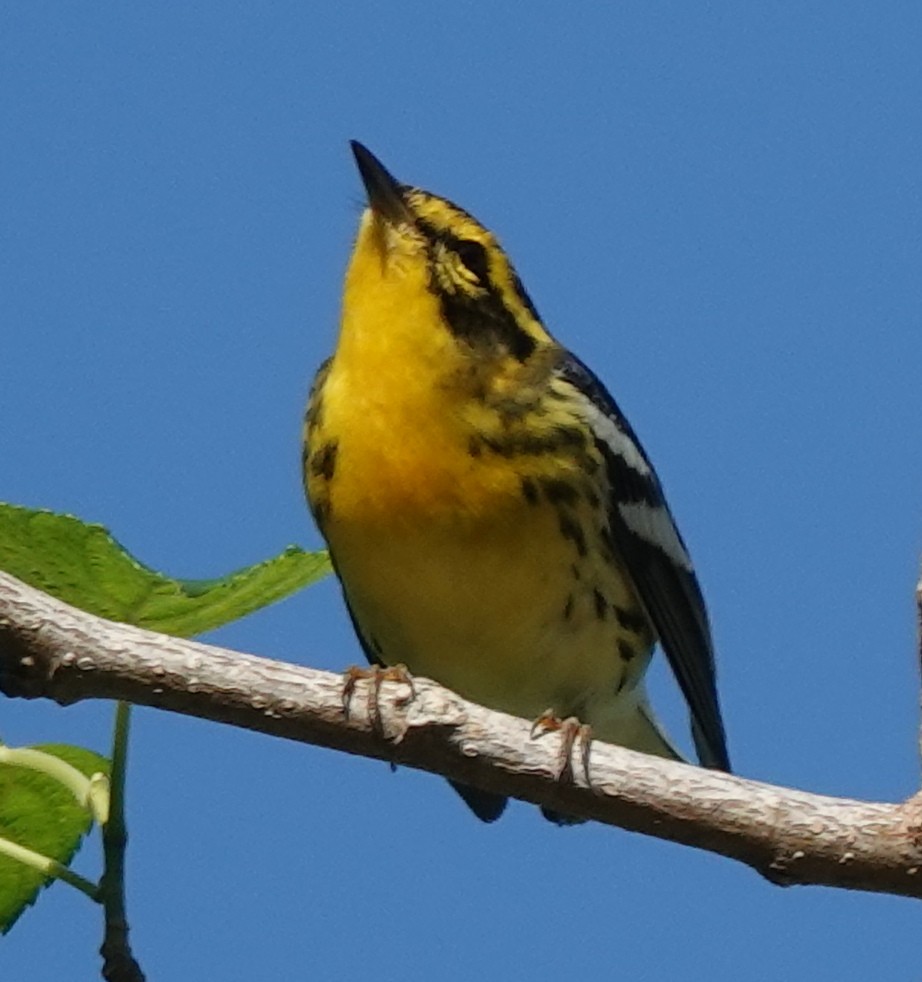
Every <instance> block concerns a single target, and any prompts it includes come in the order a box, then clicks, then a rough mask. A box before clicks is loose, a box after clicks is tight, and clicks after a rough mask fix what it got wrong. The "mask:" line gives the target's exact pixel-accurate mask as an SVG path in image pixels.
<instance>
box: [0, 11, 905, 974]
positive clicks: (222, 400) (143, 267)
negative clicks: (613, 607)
mask: <svg viewBox="0 0 922 982" xmlns="http://www.w3.org/2000/svg"><path fill="white" fill-rule="evenodd" d="M920 29H922V10H920V8H919V7H918V5H916V4H910V3H896V2H894V3H880V4H869V3H850V2H842V3H838V4H811V3H806V4H804V3H801V2H797V3H794V2H777V3H771V4H761V5H756V4H737V3H734V4H731V3H708V4H703V3H698V4H692V3H687V2H682V0H675V2H663V3H652V4H651V3H634V2H628V3H622V4H618V5H602V4H599V5H595V6H593V7H591V8H590V7H589V5H585V7H584V8H583V9H582V10H580V11H579V12H574V10H573V8H572V5H564V4H550V3H533V4H530V5H528V6H527V7H525V6H524V5H517V4H511V3H505V4H504V3H497V4H493V5H490V6H487V5H475V4H452V5H448V4H440V3H431V2H429V3H423V2H406V3H404V2H401V3H395V4H388V5H385V4H372V3H369V2H367V0H366V2H356V3H352V4H333V3H327V2H321V3H313V4H306V3H294V2H291V3H288V2H278V3H273V4H257V3H242V2H238V3H226V2H221V3H219V2H205V0H203V2H200V3H194V4H188V3H182V4H181V3H163V4H158V5H156V6H155V7H148V8H142V7H139V6H137V5H121V4H114V3H102V4H95V5H90V6H85V5H70V4H61V3H57V4H56V3H42V2H33V3H28V4H7V5H5V8H4V10H3V11H2V12H0V132H2V133H3V134H4V137H3V140H2V141H0V170H2V174H3V180H2V181H0V314H2V328H0V330H2V358H0V418H2V419H3V421H4V425H3V427H2V430H0V497H2V498H3V499H6V500H10V501H14V502H19V503H22V504H28V505H34V506H44V507H49V508H54V509H59V510H62V511H67V512H71V513H74V514H77V515H80V516H82V517H85V518H87V519H90V520H93V521H99V522H103V523H105V524H106V525H108V526H109V527H110V528H111V529H112V530H113V532H114V533H115V535H116V536H117V537H118V538H119V539H120V540H121V541H123V542H124V543H125V544H126V545H127V546H128V547H129V548H130V549H132V550H133V551H134V552H135V553H136V554H137V555H138V556H139V557H140V558H142V559H143V560H144V561H145V562H147V563H148V564H150V565H153V566H155V567H157V568H160V569H162V570H164V571H166V572H169V573H172V574H175V575H179V576H190V577H207V576H213V575H219V574H221V573H223V572H226V571H228V570H230V569H233V568H235V567H239V566H242V565H245V564H248V563H250V562H254V561H257V560H259V559H262V558H265V557H267V556H269V555H271V554H274V553H275V552H277V551H278V550H280V549H281V548H282V547H283V546H285V545H286V544H288V543H292V542H296V543H300V544H303V545H307V546H318V545H319V537H318V535H317V533H316V531H315V530H314V528H313V527H312V525H311V523H310V520H309V518H308V515H307V512H306V510H305V507H304V505H303V500H302V493H301V488H300V481H299V475H298V459H299V429H300V416H301V411H302V405H303V401H304V398H305V395H306V392H307V388H308V385H309V381H310V377H311V374H312V372H313V370H314V369H315V368H316V366H317V364H318V363H319V362H320V361H321V359H322V358H324V357H325V356H326V354H327V353H328V352H329V351H330V349H331V347H332V345H333V343H334V338H335V330H336V321H337V312H338V304H339V295H340V288H341V281H342V274H343V270H344V265H345V262H346V259H347V255H348V251H349V245H350V242H351V238H352V235H353V232H354V228H355V223H356V221H357V217H358V214H359V209H360V204H361V200H362V196H361V190H360V184H359V180H358V177H357V175H356V173H355V170H354V167H353V164H352V161H351V157H350V154H349V152H348V147H347V140H348V139H349V138H358V139H360V140H362V141H363V142H364V143H366V144H367V145H368V146H369V147H370V148H371V149H372V150H373V151H374V152H375V153H377V154H378V155H379V156H380V157H381V158H382V160H383V161H384V162H385V163H386V164H387V166H388V167H389V168H390V169H391V170H392V171H393V172H394V173H395V174H396V175H398V177H400V178H401V179H403V180H406V181H407V182H409V183H414V184H419V185H421V186H423V187H427V188H429V189H431V190H433V191H436V192H438V193H441V194H444V195H446V196H448V197H451V198H453V199H454V200H456V201H458V202H459V203H460V204H462V205H463V206H464V207H466V208H467V209H468V210H470V211H472V212H473V213H474V214H476V215H477V216H478V217H479V218H481V220H482V221H484V222H485V223H486V224H487V225H489V226H490V227H492V228H493V229H494V230H496V231H497V233H498V234H499V235H500V237H501V239H502V241H503V243H504V245H505V246H506V248H507V249H508V250H509V252H510V254H511V255H512V256H513V258H514V260H515V262H516V264H517V266H518V268H519V272H520V273H521V275H522V278H523V280H524V281H525V283H526V286H527V287H528V289H529V291H530V292H531V294H532V297H533V299H534V300H535V303H536V304H537V306H538V308H539V309H540V310H541V311H542V314H543V316H544V318H545V320H546V321H547V323H548V325H549V327H550V328H551V329H552V330H553V331H554V332H555V333H556V335H557V336H558V337H559V338H560V339H561V340H562V341H564V342H565V343H566V344H567V345H569V346H570V347H572V348H573V349H574V350H575V351H577V352H578V353H579V354H580V355H581V356H582V357H583V358H584V359H585V360H586V361H587V362H589V363H590V364H591V365H592V366H593V368H594V369H595V370H596V371H597V373H598V374H599V375H601V376H602V377H603V378H604V379H605V380H606V381H607V383H608V384H609V386H610V387H611V389H612V391H613V392H614V393H615V395H616V397H617V398H618V399H619V401H620V402H621V404H622V406H623V408H624V409H625V411H626V412H627V413H628V415H629V416H630V418H631V420H632V422H633V423H634V425H635V427H636V428H637V430H638V431H639V433H640V435H641V437H642V439H643V440H644V442H645V444H646V445H647V449H648V450H649V452H650V454H651V455H652V457H653V459H654V461H655V462H656V465H657V467H658V469H659V471H660V473H661V476H662V478H663V480H664V482H665V484H666V487H667V491H668V493H669V497H670V500H671V503H672V505H673V509H674V511H675V512H676V515H677V517H678V520H679V523H680V525H681V528H682V531H683V534H684V535H685V538H686V539H687V541H688V543H689V545H690V548H691V549H692V552H693V554H694V556H695V559H696V562H697V565H698V568H699V572H700V575H701V579H702V582H703V585H704V589H705V593H706V595H707V598H708V601H709V605H710V609H711V616H712V620H713V622H714V626H715V634H716V638H717V643H718V648H719V661H720V683H721V690H722V695H723V701H724V706H725V712H726V717H727V725H728V730H729V735H730V742H731V750H732V752H733V756H734V760H735V763H736V766H737V768H738V770H739V772H740V773H741V774H744V775H747V776H752V777H755V778H759V779H762V780H766V781H772V782H778V783H783V784H789V785H793V786H796V787H800V788H807V789H812V790H816V791H821V792H824V793H828V794H836V795H846V796H854V797H866V798H875V799H882V800H898V799H900V798H903V797H905V796H907V795H909V794H910V793H911V792H912V791H913V790H914V789H915V788H916V787H917V786H918V783H919V759H918V753H917V732H918V715H919V714H918V702H919V679H918V672H917V667H916V660H915V655H914V612H913V594H912V591H913V586H914V582H915V579H916V577H917V572H918V568H919V555H920V548H922V535H920V526H922V494H920V489H922V450H920V447H922V441H920V433H922V414H920V411H919V397H918V391H919V382H920V365H922V324H920V314H919V310H920V301H922V288H920V277H919V260H920V255H919V252H920V250H919V238H920V233H919V229H920V218H922V215H920V189H919V161H920V159H922V126H920V118H919V117H920V112H919V95H920V91H922V60H920V58H919V54H918V52H919V49H920V43H922V36H920V35H922V30H920ZM213 640H215V641H217V642H220V643H222V644H224V645H228V646H231V647H237V648H240V649H243V650H247V651H251V652H256V653H259V654H263V655H268V656H273V657H278V658H284V659H290V660H293V661H297V662H301V663H304V664H309V665H313V666H317V667H325V668H341V667H343V666H345V665H347V664H349V663H354V662H357V661H359V660H360V659H361V655H360V652H359V649H358V646H357V644H356V643H355V641H354V639H353V638H352V635H351V632H350V630H349V625H348V623H347V619H346V617H345V614H344V612H343V609H342V606H341V604H340V601H339V597H338V590H337V588H336V585H335V583H333V582H326V583H324V584H322V585H320V586H319V587H317V588H315V589H312V590H310V591H308V592H305V593H303V594H301V595H299V596H297V597H294V598H292V599H290V600H288V601H286V602H285V603H283V604H281V605H279V606H277V607H274V608H271V609H269V610H267V611H264V612H262V613H260V614H258V615H256V616H253V617H251V618H249V619H247V620H246V621H243V622H241V623H240V624H238V625H235V626H233V627H230V628H227V629H225V630H223V631H221V632H218V633H217V634H215V635H214V636H213ZM654 689H655V692H656V701H657V703H658V704H659V705H660V706H663V707H665V708H664V709H663V715H664V716H665V717H666V719H667V720H668V721H669V722H670V725H671V728H672V729H673V731H675V732H676V733H677V734H678V733H684V722H683V717H682V713H681V710H680V708H679V707H678V705H677V701H676V699H675V695H674V692H673V690H672V689H671V686H670V683H669V680H668V677H667V673H666V672H665V671H664V670H663V669H662V666H659V668H658V669H657V671H656V672H655V680H654ZM110 717H111V712H110V708H109V707H108V706H106V705H103V704H87V705H81V706H76V707H73V708H70V709H67V710H61V709H58V708H56V707H54V706H52V705H50V704H48V705H45V704H23V703H13V702H4V703H3V704H2V705H0V734H2V736H3V737H4V739H5V740H7V741H8V742H10V743H15V744H22V743H30V742H39V741H48V740H67V741H71V742H76V743H83V744H86V745H89V746H92V747H94V748H96V749H99V750H103V751H104V750H105V749H106V747H107V746H108V730H109V725H110ZM129 794H130V814H129V820H130V832H131V836H132V840H131V846H130V856H129V863H130V867H129V904H130V908H129V909H130V914H131V920H132V924H133V934H134V941H135V945H136V949H137V952H138V955H139V957H140V958H141V960H142V962H143V964H144V966H145V968H146V970H147V971H148V973H149V977H150V978H152V979H155V978H159V979H185V978H189V979H191V978H214V979H221V980H222V982H237V980H240V982H244V980H254V979H269V978H292V979H298V978H304V979H308V978H331V979H332V978H337V979H359V978H365V977H367V976H368V975H369V974H370V973H371V972H372V971H373V972H374V974H375V976H376V977H377V978H379V979H381V980H382V982H387V980H390V979H401V980H404V982H415V980H428V979H435V978H438V979H444V980H446V982H452V980H456V979H457V980H460V979H468V978H470V977H479V978H484V979H517V978H529V977H532V978H535V977H541V978H553V977H563V976H566V977H568V978H579V979H587V980H595V979H610V978H613V977H621V976H622V975H623V976H624V977H626V978H628V977H630V978H638V979H661V978H674V977H682V978H687V979H708V980H710V982H715V980H737V979H740V978H745V979H747V980H753V982H759V980H763V979H764V980H775V979H779V978H791V979H801V978H809V979H811V980H826V979H830V980H831V979H835V980H850V979H855V980H865V979H869V978H875V979H883V980H889V979H894V980H895V979H906V978H909V977H914V976H915V975H917V974H918V972H919V966H920V964H922V957H920V954H919V947H918V923H919V920H918V918H919V909H918V906H917V904H915V903H914V902H912V901H909V900H903V899H898V898H892V897H877V896H869V895H858V894H847V893H843V892H836V891H831V890H822V889H817V888H809V889H790V890H780V889H778V888H776V887H772V886H770V885H769V884H767V883H766V882H763V881H762V880H761V879H760V878H759V877H758V876H756V875H755V874H754V873H751V872H749V871H748V870H747V869H744V868H742V867H739V866H736V865H734V864H732V863H730V862H729V861H726V860H723V859H720V858H718V857H716V856H712V855H709V854H706V853H701V852H696V851H691V850H687V849H683V848H680V847H678V846H674V845H671V844H669V843H663V842H658V841H654V840H649V839H645V838H642V837H639V836H634V835H629V834H627V833H623V832H620V831H617V830H612V829H609V828H602V827H593V826H589V827H582V828H575V829H557V828H554V827H552V826H550V825H548V824H546V823H544V822H543V821H541V820H540V818H539V817H538V815H537V813H536V811H535V810H534V809H532V808H530V807H527V806H525V805H516V806H514V807H513V808H512V809H511V810H510V812H509V813H508V815H507V816H506V817H505V818H504V819H503V821H502V822H500V823H498V824H496V825H495V826H492V827H485V826H482V825H480V824H479V823H477V822H476V821H475V820H473V819H472V818H471V816H470V815H469V814H468V813H467V811H466V810H465V809H464V808H463V806H462V805H461V804H460V803H459V802H458V800H457V799H456V798H455V797H454V795H452V794H451V793H450V792H449V790H448V789H447V788H446V787H445V786H444V785H443V784H442V783H441V782H439V781H438V780H436V779H434V778H431V777H428V776H425V775H422V774H416V773H413V772H410V771H406V770H402V771H400V772H398V773H397V774H392V773H390V771H389V770H388V768H387V767H386V766H384V765H381V764H376V763H372V762H369V761H364V760H359V759H353V758H350V757H346V756H343V755H339V754H334V753H331V752H327V751H321V750H315V749H313V748H307V747H302V746H296V745H293V744H292V745H288V744H284V743H281V742H279V741H273V740H270V739H268V738H266V737H260V736H256V735H253V734H251V733H244V732H238V731H234V730H232V729H229V728H220V727H216V726H212V725H206V724H205V723H201V722H198V721H195V720H190V719H184V718H180V717H174V716H169V715H166V714H160V713H156V712H153V711H149V710H141V711H139V712H138V713H137V715H136V725H135V732H134V742H133V746H132V769H131V773H130V787H129ZM96 859H97V857H96V855H95V851H94V850H93V849H88V850H87V851H86V852H85V853H84V854H83V855H81V857H80V862H79V865H80V868H81V869H82V870H93V869H95V868H96V866H95V865H94V864H95V862H96ZM99 930H100V920H99V917H98V912H97V911H96V909H94V908H93V907H92V906H91V905H90V904H88V903H86V902H85V901H84V899H83V898H82V897H81V896H80V895H78V894H76V893H75V892H74V891H70V890H68V889H67V888H64V887H60V886H58V887H55V888H54V889H52V890H51V891H50V892H49V893H48V894H47V895H46V896H44V897H43V898H42V901H41V903H40V904H39V906H37V907H36V908H35V909H33V910H32V911H30V912H29V913H27V914H26V915H25V916H24V918H23V920H22V921H21V922H20V924H18V925H17V927H16V928H15V929H14V931H13V933H12V934H11V935H10V936H9V937H8V938H6V939H5V940H4V941H3V942H2V943H0V976H2V977H3V978H4V979H10V980H15V982H20V980H22V982H35V980H37V982H46V980H47V982H52V980H59V979H62V978H67V979H75V980H76V979H92V978H94V977H95V976H96V974H97V972H98V959H97V956H96V949H97V947H98V944H99Z"/></svg>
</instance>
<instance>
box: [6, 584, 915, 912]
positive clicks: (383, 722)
mask: <svg viewBox="0 0 922 982" xmlns="http://www.w3.org/2000/svg"><path fill="white" fill-rule="evenodd" d="M370 689H371V687H370V685H369V684H368V683H366V682H359V684H358V686H357V687H356V690H355V692H354V694H353V696H352V699H351V701H350V712H348V713H346V712H345V711H344V706H343V680H342V678H341V677H340V676H338V675H333V674H330V673H328V672H319V671H314V670H311V669H307V668H301V667H299V666H296V665H290V664H286V663H283V662H276V661H270V660H268V659H266V658H258V657H255V656H253V655H246V654H242V653H240V652H235V651H229V650H227V649H223V648H216V647H211V646H209V645H204V644H199V643H196V642H192V641H183V640H179V639H177V638H172V637H168V636H166V635H161V634H155V633H152V632H150V631H145V630H142V629H140V628H135V627H128V626H126V625H123V624H115V623H113V622H111V621H106V620H103V619H102V618H98V617H94V616H92V615H90V614H86V613H84V612H82V611H79V610H76V609H75V608H73V607H70V606H68V605H67V604H64V603H62V602H60V601H58V600H55V599H53V598H51V597H49V596H47V595H46V594H43V593H41V592H39V591H37V590H34V589H32V588H31V587H28V586H26V585H25V584H23V583H21V582H20V581H19V580H16V579H14V578H13V577H11V576H9V575H7V574H4V573H0V691H2V692H3V693H5V694H6V695H8V696H16V697H22V698H27V699H35V698H47V699H53V700H55V701H56V702H58V703H60V704H62V705H67V704H69V703H74V702H78V701H80V700H82V699H123V700H126V701H129V702H134V703H138V704H141V705H145V706H153V707H156V708H159V709H168V710H171V711H173V712H178V713H185V714H187V715H191V716H197V717H199V718H201V719H208V720H214V721H215V722H220V723H230V724H232V725H234V726H241V727H245V728H247V729H251V730H257V731H259V732H261V733H267V734H270V735H273V736H278V737H284V738H286V739H289V740H298V741H301V742H303V743H311V744H316V745H318V746H322V747H331V748H334V749H338V750H344V751H346V752H347V753H352V754H361V755H363V756H366V757H373V758H378V759H380V760H388V761H393V762H395V763H399V764H405V765H407V766H410V767H416V768H419V769H421V770H425V771H431V772H433V773H437V774H441V775H444V776H446V777H451V778H453V779H455V780H458V781H463V782H465V783H467V784H471V785H474V786H476V787H479V788H483V789H484V790H488V791H498V792H502V793H503V794H508V795H511V796H513V797H515V798H522V799H525V800H526V801H532V802H535V803H539V804H544V805H550V806H552V807H553V808H554V809H555V810H556V811H560V812H564V813H566V814H570V815H574V816H579V817H584V818H588V819H594V820H596V821H599V822H604V823H606V824H609V825H614V826H618V827H620V828H623V829H627V830H629V831H632V832H642V833H644V834H647V835H653V836H657V837H659V838H662V839H670V840H672V841H674V842H681V843H684V844H685V845H689V846H695V847H697V848H700V849H707V850H710V851H711V852H716V853H720V854H721V855H724V856H728V857H730V858H731V859H736V860H739V861H741V862H743V863H746V864H748V865H749V866H751V867H753V868H754V869H756V870H758V871H759V872H760V873H762V874H763V875H764V876H766V877H768V879H770V880H772V881H773V882H775V883H779V884H784V885H788V884H822V885H826V886H837V887H846V888H850V889H856V890H870V891H876V892H880V893H893V894H900V895H903V896H908V897H919V898H922V796H919V795H917V796H916V797H915V798H913V799H910V800H909V801H908V802H906V803H904V804H886V803H874V802H861V801H852V800H848V799H843V798H829V797H825V796H821V795H815V794H809V793H807V792H805V791H796V790H792V789H788V788H781V787H774V786H771V785H767V784H762V783H759V782H756V781H749V780H745V779H743V778H740V777H735V776H732V775H729V774H722V773H719V772H717V771H707V770H703V769H702V768H699V767H692V766H690V765H687V764H680V763H675V762H673V761H667V760H660V759H658V758H654V757H649V756H646V755H644V754H640V753H635V752H633V751H630V750H625V749H623V748H620V747H614V746H610V745H608V744H603V743H598V742H596V743H593V745H592V754H591V781H592V784H591V787H590V786H588V785H587V782H586V780H585V776H584V775H583V774H582V769H581V768H580V767H579V766H578V765H577V766H575V767H574V772H575V773H574V776H573V780H572V782H567V783H561V782H560V781H558V779H557V773H558V770H559V766H558V764H559V753H560V747H561V744H560V740H561V736H560V735H559V734H553V733H548V734H544V735H542V736H540V737H538V738H531V736H530V729H531V728H530V724H529V723H528V722H527V721H525V720H522V719H518V718H516V717H513V716H506V715H504V714H502V713H496V712H492V711H490V710H487V709H484V708H483V707H481V706H477V705H475V704H473V703H469V702H466V701H464V700H462V699H461V698H460V697H459V696H457V695H455V694H454V693H452V692H449V691H448V690H447V689H444V688H442V687H441V686H439V685H436V684H435V683H433V682H430V681H428V680H425V679H416V680H415V682H414V689H415V695H414V696H413V697H412V698H411V697H410V696H411V693H410V691H409V687H408V686H407V685H405V684H402V683H394V682H386V683H384V687H383V689H382V692H381V698H380V727H376V726H375V725H374V722H375V721H374V716H375V714H374V713H370V712H369V709H371V708H373V702H370V701H369V696H370V695H371V691H370ZM578 756H579V748H577V749H576V752H575V754H574V757H578Z"/></svg>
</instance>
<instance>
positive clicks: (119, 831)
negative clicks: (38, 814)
mask: <svg viewBox="0 0 922 982" xmlns="http://www.w3.org/2000/svg"><path fill="white" fill-rule="evenodd" d="M130 721H131V706H129V705H128V703H126V702H119V703H117V704H116V707H115V732H114V735H113V739H112V778H111V782H112V783H111V788H110V796H111V797H110V802H109V821H108V822H106V824H105V825H104V826H103V830H102V848H103V860H104V862H105V869H104V870H103V874H102V881H101V883H100V893H101V895H102V902H103V909H104V911H105V925H106V927H105V936H104V937H103V942H102V946H101V947H100V949H99V953H100V954H101V955H102V959H103V967H102V977H103V978H104V979H106V980H107V982H144V973H143V972H142V971H141V967H140V965H138V963H137V962H136V961H135V960H134V956H133V955H132V954H131V946H130V944H129V943H128V921H127V919H126V916H125V847H126V846H127V845H128V833H127V831H126V828H125V767H126V764H127V755H128V728H129V723H130Z"/></svg>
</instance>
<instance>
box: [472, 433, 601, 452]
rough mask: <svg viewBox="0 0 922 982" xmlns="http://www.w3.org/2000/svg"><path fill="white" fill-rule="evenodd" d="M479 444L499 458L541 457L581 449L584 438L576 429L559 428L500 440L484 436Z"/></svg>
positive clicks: (507, 436) (506, 435)
mask: <svg viewBox="0 0 922 982" xmlns="http://www.w3.org/2000/svg"><path fill="white" fill-rule="evenodd" d="M480 442H481V443H482V444H483V446H485V447H486V448H487V449H488V450H491V451H492V452H493V453H495V454H499V456H500V457H520V456H521V457H541V456H543V455H544V454H548V453H554V452H556V451H558V450H563V449H565V448H574V449H575V448H582V447H584V446H585V443H586V437H585V436H584V435H583V433H581V432H580V431H579V430H578V429H576V428H571V427H559V428H558V429H556V430H553V431H552V432H550V433H547V434H541V435H536V434H534V433H526V432H522V431H520V432H518V433H509V434H505V435H503V436H502V437H501V438H495V437H487V436H485V437H482V438H481V441H480ZM587 457H588V455H587ZM588 459H591V458H588Z"/></svg>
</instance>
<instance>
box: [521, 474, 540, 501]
mask: <svg viewBox="0 0 922 982" xmlns="http://www.w3.org/2000/svg"><path fill="white" fill-rule="evenodd" d="M522 497H524V498H525V500H526V501H527V502H528V503H529V504H530V505H536V504H538V489H537V488H536V487H535V482H534V481H533V480H532V479H531V478H530V477H523V478H522Z"/></svg>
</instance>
